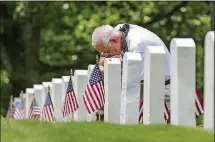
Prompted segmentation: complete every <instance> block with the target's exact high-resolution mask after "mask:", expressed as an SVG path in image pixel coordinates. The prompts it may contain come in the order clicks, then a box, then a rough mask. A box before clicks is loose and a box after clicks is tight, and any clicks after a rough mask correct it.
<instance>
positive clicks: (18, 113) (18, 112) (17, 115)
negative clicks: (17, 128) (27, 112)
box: [13, 99, 24, 120]
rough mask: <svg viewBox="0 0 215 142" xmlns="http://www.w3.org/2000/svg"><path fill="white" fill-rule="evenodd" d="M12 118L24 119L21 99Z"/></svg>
mask: <svg viewBox="0 0 215 142" xmlns="http://www.w3.org/2000/svg"><path fill="white" fill-rule="evenodd" d="M13 117H14V119H17V120H21V119H24V106H23V102H22V99H21V100H20V101H18V102H17V105H16V109H15V112H14V114H13Z"/></svg>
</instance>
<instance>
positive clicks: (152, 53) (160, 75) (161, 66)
mask: <svg viewBox="0 0 215 142" xmlns="http://www.w3.org/2000/svg"><path fill="white" fill-rule="evenodd" d="M164 75H165V49H164V47H162V46H148V47H146V48H145V51H144V97H143V100H144V101H143V102H144V103H143V108H144V109H143V114H144V115H143V123H144V124H164V123H165V120H164V96H165V92H164V88H165V76H164Z"/></svg>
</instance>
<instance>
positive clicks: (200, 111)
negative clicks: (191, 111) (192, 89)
mask: <svg viewBox="0 0 215 142" xmlns="http://www.w3.org/2000/svg"><path fill="white" fill-rule="evenodd" d="M195 100H196V116H199V115H201V114H203V113H204V108H203V101H202V98H201V96H200V93H199V91H198V90H196V95H195Z"/></svg>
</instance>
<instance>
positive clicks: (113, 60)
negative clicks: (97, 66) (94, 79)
mask: <svg viewBox="0 0 215 142" xmlns="http://www.w3.org/2000/svg"><path fill="white" fill-rule="evenodd" d="M104 64H121V61H120V58H106V59H105V63H104Z"/></svg>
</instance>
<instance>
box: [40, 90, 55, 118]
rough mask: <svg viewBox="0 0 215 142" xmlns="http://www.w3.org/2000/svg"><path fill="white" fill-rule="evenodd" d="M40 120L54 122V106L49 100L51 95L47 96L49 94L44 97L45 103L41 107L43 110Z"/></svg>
mask: <svg viewBox="0 0 215 142" xmlns="http://www.w3.org/2000/svg"><path fill="white" fill-rule="evenodd" d="M41 120H42V121H55V117H54V106H53V103H52V100H51V95H50V94H49V92H48V95H47V97H46V101H45V104H44V106H43V109H42V113H41Z"/></svg>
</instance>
